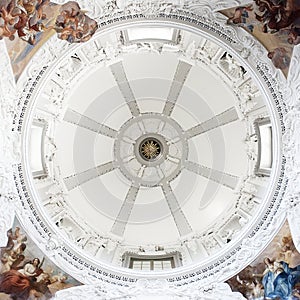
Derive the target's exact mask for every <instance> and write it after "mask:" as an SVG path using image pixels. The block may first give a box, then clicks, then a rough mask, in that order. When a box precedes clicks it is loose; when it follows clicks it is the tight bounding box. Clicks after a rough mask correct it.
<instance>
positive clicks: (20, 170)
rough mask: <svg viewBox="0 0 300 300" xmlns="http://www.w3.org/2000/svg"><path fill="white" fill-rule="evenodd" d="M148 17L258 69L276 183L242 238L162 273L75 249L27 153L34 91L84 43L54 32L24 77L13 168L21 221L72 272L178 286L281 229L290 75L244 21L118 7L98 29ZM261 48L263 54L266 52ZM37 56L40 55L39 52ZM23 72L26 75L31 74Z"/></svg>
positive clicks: (90, 279)
mask: <svg viewBox="0 0 300 300" xmlns="http://www.w3.org/2000/svg"><path fill="white" fill-rule="evenodd" d="M143 24H144V25H146V26H149V25H155V24H156V25H157V24H163V25H169V26H173V27H176V28H182V29H185V30H187V31H191V32H194V33H196V34H199V35H205V36H206V37H207V38H210V39H212V40H213V41H214V42H215V43H217V44H219V45H221V46H222V47H223V48H225V49H228V50H230V52H231V53H232V54H233V55H234V56H235V58H236V59H237V60H238V61H239V62H242V63H243V65H244V66H245V67H246V68H247V69H248V71H249V72H250V73H251V75H252V76H253V79H254V80H255V82H256V84H257V85H258V86H259V88H260V91H261V93H262V94H263V96H264V97H265V100H266V104H267V106H268V108H269V111H270V112H271V122H272V125H273V128H274V148H275V153H274V155H275V157H276V159H274V165H273V170H272V174H271V177H272V184H271V185H270V186H269V190H268V193H267V197H266V198H265V199H264V207H263V208H262V210H261V212H260V214H259V215H257V216H256V219H255V220H253V221H252V222H251V224H249V226H247V232H245V231H244V232H243V233H242V234H243V239H242V240H241V241H240V242H236V243H233V244H232V245H230V246H227V247H225V248H224V249H223V250H222V251H221V252H219V253H218V254H217V255H215V256H211V257H209V259H208V260H205V261H203V262H201V263H200V264H193V265H189V266H185V267H182V268H178V269H173V270H171V271H164V272H161V273H159V274H158V273H153V274H151V273H150V274H149V273H146V272H138V273H137V272H135V271H133V270H129V269H124V268H118V267H115V266H111V265H107V264H105V263H100V262H99V261H96V260H94V259H92V258H91V257H87V256H86V255H85V254H84V253H82V252H80V250H79V249H76V248H74V246H73V245H71V244H70V242H68V241H67V240H65V239H64V238H63V236H62V235H61V234H59V233H57V232H56V231H55V227H54V225H53V224H51V223H50V222H49V221H48V220H47V218H46V216H45V215H44V214H43V210H42V208H41V206H40V205H39V203H38V202H39V201H38V197H37V194H36V192H35V191H34V188H33V183H32V179H31V172H30V168H29V164H28V160H27V158H26V157H28V155H27V154H28V149H27V146H26V139H27V138H28V132H29V127H30V124H31V120H32V114H31V111H32V110H33V107H34V105H35V100H36V99H35V97H36V95H37V94H38V92H39V90H40V89H41V88H42V85H43V82H44V81H45V80H46V79H47V77H48V75H49V74H50V71H51V68H54V66H55V65H56V64H57V63H58V62H59V61H61V60H63V59H64V57H65V56H66V55H67V54H68V53H70V52H72V51H74V50H75V49H77V48H80V47H82V45H72V46H66V45H63V44H62V43H61V41H57V42H56V41H55V40H54V39H50V40H49V41H48V42H47V43H45V45H44V46H43V47H42V49H41V50H40V51H46V52H47V51H48V50H49V49H50V50H49V51H48V56H47V57H46V59H44V60H43V61H41V62H37V59H36V58H34V59H33V60H32V62H31V63H29V65H28V67H27V69H26V71H25V72H24V75H23V76H22V77H21V79H20V80H19V82H18V88H19V89H20V90H23V92H22V93H21V97H20V102H19V107H18V109H19V110H18V112H17V114H16V117H15V127H16V130H17V131H18V132H20V133H21V134H22V140H23V144H22V151H23V154H24V161H23V162H22V163H21V164H19V165H18V166H17V167H16V168H15V183H16V187H17V190H18V194H19V198H20V206H19V210H20V213H19V214H22V215H23V216H27V219H25V220H23V221H22V225H24V227H25V229H26V231H27V232H28V233H29V234H30V235H31V236H33V237H34V239H35V241H37V242H38V243H37V244H38V245H39V247H40V248H41V249H42V251H44V253H45V254H46V255H48V256H49V257H50V258H51V259H53V260H54V261H55V262H56V263H57V264H58V266H59V267H61V268H62V269H64V270H66V271H71V272H72V275H73V276H74V277H75V278H77V279H78V280H80V281H81V282H83V283H95V282H101V281H106V282H111V283H114V284H119V285H130V284H131V283H133V282H135V281H136V280H137V279H138V278H166V279H167V280H168V281H169V282H171V283H173V284H176V285H184V284H186V283H191V282H199V283H208V282H212V281H224V280H226V279H227V278H229V277H230V276H232V275H233V274H235V273H237V272H238V271H239V270H241V269H242V268H243V267H245V266H246V265H247V264H248V263H249V262H250V261H251V260H253V259H254V258H255V257H256V256H257V255H258V254H259V253H260V252H261V251H262V250H263V248H264V247H265V245H266V244H267V243H268V242H270V241H271V240H272V238H273V237H274V235H275V234H276V232H277V231H278V230H279V228H280V226H281V224H282V223H283V221H284V218H285V215H284V214H283V213H282V208H281V202H282V198H283V195H284V192H285V189H286V185H287V178H286V175H285V158H284V156H283V155H282V152H281V149H282V147H281V136H282V134H283V133H284V130H285V127H284V119H283V118H284V115H285V114H286V111H285V105H284V102H283V99H282V94H281V90H282V89H283V87H284V85H285V79H284V78H283V76H281V74H280V73H279V72H278V71H276V70H275V69H274V67H273V66H272V64H271V62H270V61H269V60H268V59H267V56H266V50H265V49H264V48H263V47H262V46H261V45H260V44H259V43H258V42H257V41H255V40H254V39H253V38H252V37H251V36H250V35H249V34H248V33H247V32H245V31H243V30H242V29H240V28H229V27H226V26H224V24H222V23H219V22H218V21H217V20H213V19H209V20H208V19H206V18H205V17H201V16H197V15H195V14H193V13H188V12H186V11H180V10H174V11H171V12H168V13H167V14H166V13H164V12H163V11H162V12H159V13H158V14H157V15H153V16H151V17H149V16H147V17H145V15H143V14H142V13H141V14H134V15H123V14H120V15H119V16H113V17H111V18H107V19H106V20H103V22H102V23H100V30H99V32H98V33H97V35H100V34H102V33H106V32H108V31H114V30H117V29H120V28H124V26H136V25H143ZM53 43H54V45H53ZM55 47H56V48H55ZM47 49H48V50H47ZM53 49H56V50H57V49H65V50H66V51H65V52H64V53H63V54H62V55H61V56H60V55H59V54H58V53H60V52H57V53H53V51H52V50H53ZM245 53H246V54H245ZM262 53H263V54H264V55H261V54H262ZM38 54H39V53H38ZM37 56H39V57H40V55H36V57H37ZM42 64H43V66H42ZM41 66H42V67H41ZM25 76H28V79H27V77H25Z"/></svg>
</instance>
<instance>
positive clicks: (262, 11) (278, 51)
mask: <svg viewBox="0 0 300 300" xmlns="http://www.w3.org/2000/svg"><path fill="white" fill-rule="evenodd" d="M221 12H222V13H223V14H224V15H226V16H227V17H228V20H227V24H230V25H232V26H241V27H243V28H245V29H246V30H248V31H249V32H251V33H252V34H253V36H255V37H256V38H257V39H258V40H259V41H260V42H261V43H262V44H263V45H264V46H265V47H266V48H267V49H268V52H269V53H268V57H269V58H270V59H271V60H272V63H273V64H274V66H275V67H276V68H278V69H280V70H282V71H283V72H284V74H285V75H286V76H287V74H288V68H289V65H290V61H291V55H292V51H293V47H294V46H295V45H298V44H299V43H300V3H299V1H294V0H255V1H253V2H250V1H249V4H247V5H245V6H239V7H235V8H230V9H226V10H223V11H221Z"/></svg>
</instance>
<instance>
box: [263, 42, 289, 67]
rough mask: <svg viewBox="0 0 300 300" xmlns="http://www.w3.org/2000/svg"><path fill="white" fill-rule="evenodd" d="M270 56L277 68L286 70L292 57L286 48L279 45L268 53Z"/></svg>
mask: <svg viewBox="0 0 300 300" xmlns="http://www.w3.org/2000/svg"><path fill="white" fill-rule="evenodd" d="M268 58H270V59H271V60H272V63H273V65H274V66H275V68H277V69H280V70H284V69H287V68H288V67H289V65H290V60H291V59H290V57H289V55H288V53H287V51H286V49H285V48H282V47H279V48H276V49H274V50H273V51H270V52H269V53H268Z"/></svg>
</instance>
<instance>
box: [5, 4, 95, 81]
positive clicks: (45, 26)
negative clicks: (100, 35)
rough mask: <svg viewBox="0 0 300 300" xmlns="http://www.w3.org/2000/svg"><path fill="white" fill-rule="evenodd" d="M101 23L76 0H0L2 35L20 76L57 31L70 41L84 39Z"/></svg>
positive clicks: (13, 65) (77, 41) (87, 38)
mask: <svg viewBox="0 0 300 300" xmlns="http://www.w3.org/2000/svg"><path fill="white" fill-rule="evenodd" d="M97 28H98V24H97V22H96V21H95V20H94V19H91V18H90V17H89V16H87V15H86V12H85V11H83V10H82V9H81V8H80V6H79V4H78V3H77V2H76V1H68V2H66V3H64V4H61V5H60V4H56V3H53V2H50V0H32V1H16V0H0V39H4V40H5V42H6V46H7V49H8V53H9V56H10V59H11V62H12V68H13V72H14V74H15V78H16V80H18V78H19V77H20V74H21V73H22V72H23V70H24V69H25V66H26V65H27V63H28V62H29V60H30V59H31V58H32V56H33V55H34V54H35V53H36V52H37V50H38V49H39V48H41V46H42V45H43V44H44V43H45V42H46V41H47V40H48V39H49V38H50V37H51V36H52V35H54V34H55V33H56V36H57V38H58V39H61V40H64V41H65V42H68V43H82V42H86V41H87V40H89V39H90V38H91V37H92V35H93V34H94V33H95V32H96V30H97ZM41 58H42V57H41Z"/></svg>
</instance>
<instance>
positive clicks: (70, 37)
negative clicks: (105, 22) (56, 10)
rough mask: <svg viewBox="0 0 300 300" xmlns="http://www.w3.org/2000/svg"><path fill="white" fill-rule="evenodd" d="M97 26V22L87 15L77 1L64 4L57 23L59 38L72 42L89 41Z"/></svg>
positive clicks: (56, 28)
mask: <svg viewBox="0 0 300 300" xmlns="http://www.w3.org/2000/svg"><path fill="white" fill-rule="evenodd" d="M97 28H98V24H97V22H96V21H95V20H93V19H91V18H89V17H88V16H87V15H85V12H84V11H82V10H81V9H80V7H79V5H78V3H77V2H75V1H69V2H67V3H65V4H64V5H62V7H61V9H60V14H59V16H58V17H57V19H56V23H55V30H56V31H57V32H58V38H60V39H62V40H67V41H68V42H70V43H80V42H86V41H88V40H89V39H90V38H91V37H92V35H93V34H94V33H95V31H96V30H97Z"/></svg>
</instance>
